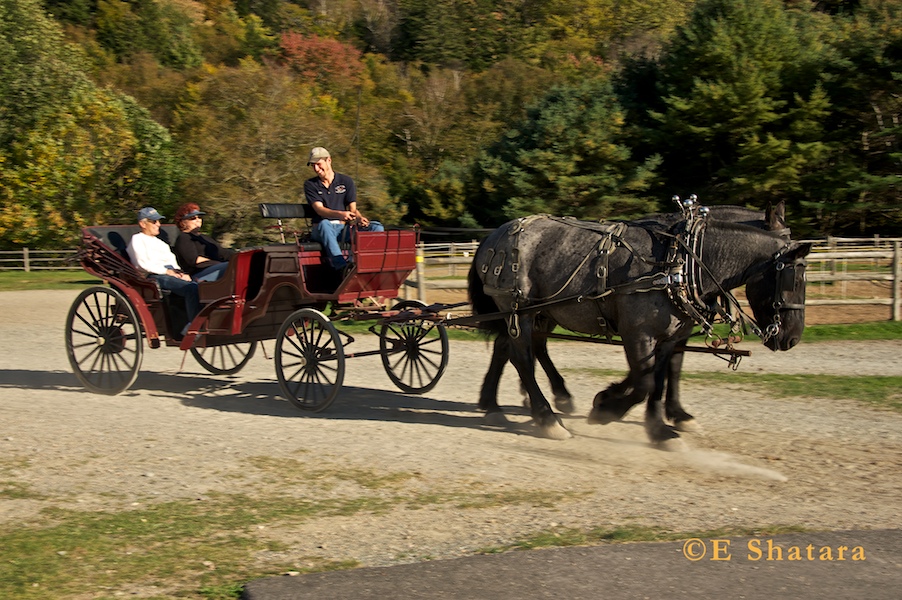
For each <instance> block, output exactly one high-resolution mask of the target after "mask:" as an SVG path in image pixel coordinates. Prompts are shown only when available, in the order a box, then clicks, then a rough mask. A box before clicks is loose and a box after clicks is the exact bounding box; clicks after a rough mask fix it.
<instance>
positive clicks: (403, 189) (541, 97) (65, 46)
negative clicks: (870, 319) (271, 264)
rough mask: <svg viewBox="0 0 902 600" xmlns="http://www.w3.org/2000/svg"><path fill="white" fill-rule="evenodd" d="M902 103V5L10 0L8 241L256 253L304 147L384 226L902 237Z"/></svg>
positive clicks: (876, 0) (295, 196)
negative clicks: (164, 231) (202, 246)
mask: <svg viewBox="0 0 902 600" xmlns="http://www.w3.org/2000/svg"><path fill="white" fill-rule="evenodd" d="M900 109H902V2H899V1H898V0H892V1H888V0H821V1H814V2H813V1H808V0H697V1H696V0H494V1H490V0H329V1H326V0H235V1H232V0H0V247H3V248H15V247H20V246H32V247H43V248H52V247H69V246H71V245H73V243H74V242H75V241H76V240H77V236H78V232H79V228H80V227H81V226H83V225H87V224H99V223H117V222H132V221H133V220H134V214H135V211H136V210H137V209H138V208H140V207H141V206H145V205H153V206H155V207H157V208H158V209H159V210H160V211H161V212H163V214H166V215H171V214H172V213H173V210H174V208H175V207H176V206H177V205H178V204H180V203H181V202H184V201H188V200H192V201H195V202H198V203H200V204H201V206H203V208H204V209H205V210H207V211H208V212H209V213H211V217H212V218H211V219H210V220H209V221H210V222H209V223H208V225H207V228H208V229H209V232H210V233H212V234H214V235H216V236H222V235H226V234H227V235H228V236H229V238H230V239H231V240H232V241H233V242H234V243H236V244H238V245H241V244H243V243H252V242H253V241H254V240H259V239H260V233H261V227H262V221H261V219H259V217H258V209H257V204H258V203H260V202H299V201H303V200H302V185H303V181H304V179H306V178H308V177H311V176H313V173H312V171H311V170H310V169H309V167H307V166H306V159H307V154H308V152H309V150H310V148H311V147H312V146H325V147H327V148H329V149H330V150H331V151H332V154H333V157H334V166H335V169H336V170H337V171H339V172H344V173H348V174H349V175H351V176H353V177H354V178H355V179H356V181H357V184H358V188H359V194H360V202H361V204H362V205H363V206H364V207H365V210H366V211H367V212H368V214H370V215H371V216H374V217H377V218H379V219H380V220H381V221H383V222H385V223H387V224H390V225H405V224H412V223H420V224H422V225H431V226H442V227H494V226H497V225H499V224H501V223H502V222H504V221H506V220H507V219H509V218H512V217H517V216H521V215H524V214H531V213H537V212H547V213H553V214H558V215H573V216H577V217H580V218H593V219H594V218H624V217H631V216H637V215H639V214H643V213H647V212H652V211H656V210H670V209H672V205H670V200H669V199H670V197H671V196H672V195H674V194H679V195H682V196H685V195H688V194H691V193H695V194H698V196H699V197H700V199H701V201H702V202H703V203H704V204H709V205H713V204H740V205H749V206H752V207H757V208H763V206H764V205H765V204H766V202H768V201H776V200H785V201H786V202H787V205H788V213H789V215H790V222H791V225H792V227H793V232H794V234H795V235H796V236H823V235H827V234H833V235H865V234H868V235H869V234H875V233H879V234H881V235H896V236H898V235H902V203H900V201H899V190H898V188H897V181H898V180H899V178H900V174H902V164H900V161H902V154H900V147H899V134H900V130H899V128H900Z"/></svg>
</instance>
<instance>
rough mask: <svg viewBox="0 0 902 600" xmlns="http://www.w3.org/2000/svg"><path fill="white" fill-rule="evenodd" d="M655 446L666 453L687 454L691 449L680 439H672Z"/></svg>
mask: <svg viewBox="0 0 902 600" xmlns="http://www.w3.org/2000/svg"><path fill="white" fill-rule="evenodd" d="M655 446H657V447H658V449H660V450H664V451H665V452H686V451H687V450H688V449H689V447H688V446H686V442H684V441H683V440H682V439H680V438H670V439H669V440H661V441H660V442H658V443H657V444H655Z"/></svg>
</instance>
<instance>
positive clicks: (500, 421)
mask: <svg viewBox="0 0 902 600" xmlns="http://www.w3.org/2000/svg"><path fill="white" fill-rule="evenodd" d="M483 421H484V422H485V424H486V425H492V426H494V427H506V426H507V425H510V421H508V420H507V417H506V416H504V413H503V412H501V411H498V410H496V411H493V412H490V413H486V414H485V417H483Z"/></svg>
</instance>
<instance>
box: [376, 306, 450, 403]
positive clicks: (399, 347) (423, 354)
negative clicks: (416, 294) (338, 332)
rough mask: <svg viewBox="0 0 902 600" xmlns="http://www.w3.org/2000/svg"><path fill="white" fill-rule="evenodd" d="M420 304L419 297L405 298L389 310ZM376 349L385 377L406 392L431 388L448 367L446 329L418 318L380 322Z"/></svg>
mask: <svg viewBox="0 0 902 600" xmlns="http://www.w3.org/2000/svg"><path fill="white" fill-rule="evenodd" d="M423 306H426V305H425V304H423V303H422V302H420V301H419V300H405V301H403V302H399V303H398V304H396V305H395V307H394V308H393V310H398V311H403V310H407V309H409V308H422V307H423ZM379 350H380V352H381V354H382V366H384V367H385V372H386V373H387V374H388V377H389V379H391V380H392V381H393V382H394V383H395V385H396V386H398V388H399V389H400V390H402V391H404V392H407V393H408V394H422V393H424V392H428V391H429V390H431V389H432V388H434V387H435V384H437V383H438V380H439V379H441V377H442V374H444V372H445V367H447V366H448V332H447V331H446V330H445V326H444V325H441V324H438V323H435V322H433V321H430V320H428V319H423V318H420V317H411V318H409V319H407V320H405V321H391V322H383V323H382V329H381V330H380V332H379Z"/></svg>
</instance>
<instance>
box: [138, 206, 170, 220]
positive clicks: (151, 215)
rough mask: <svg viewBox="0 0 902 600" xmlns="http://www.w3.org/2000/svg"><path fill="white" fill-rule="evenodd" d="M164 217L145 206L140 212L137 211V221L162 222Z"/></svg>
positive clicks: (155, 210)
mask: <svg viewBox="0 0 902 600" xmlns="http://www.w3.org/2000/svg"><path fill="white" fill-rule="evenodd" d="M164 218H165V217H163V215H161V214H160V213H158V212H157V209H155V208H154V207H152V206H145V207H144V208H142V209H141V210H139V211H138V221H143V220H144V219H147V220H148V221H162V220H163V219H164Z"/></svg>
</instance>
